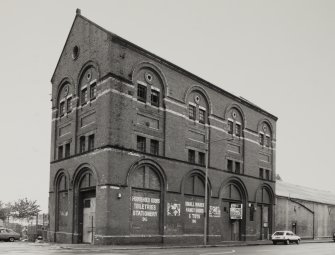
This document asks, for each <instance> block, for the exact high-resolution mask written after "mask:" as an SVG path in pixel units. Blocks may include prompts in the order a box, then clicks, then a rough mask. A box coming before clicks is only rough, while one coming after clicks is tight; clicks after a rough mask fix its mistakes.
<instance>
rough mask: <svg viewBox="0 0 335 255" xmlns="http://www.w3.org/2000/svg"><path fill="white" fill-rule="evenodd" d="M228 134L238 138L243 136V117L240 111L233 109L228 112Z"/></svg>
mask: <svg viewBox="0 0 335 255" xmlns="http://www.w3.org/2000/svg"><path fill="white" fill-rule="evenodd" d="M227 119H228V120H227V121H228V123H227V124H228V134H230V135H232V136H236V137H241V136H243V129H244V126H243V117H242V114H241V113H240V111H239V110H238V109H237V108H235V107H233V108H231V109H230V110H229V111H228V114H227Z"/></svg>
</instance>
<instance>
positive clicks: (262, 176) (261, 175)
mask: <svg viewBox="0 0 335 255" xmlns="http://www.w3.org/2000/svg"><path fill="white" fill-rule="evenodd" d="M259 178H260V179H264V169H263V168H260V169H259Z"/></svg>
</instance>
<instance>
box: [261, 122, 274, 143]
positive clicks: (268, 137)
mask: <svg viewBox="0 0 335 255" xmlns="http://www.w3.org/2000/svg"><path fill="white" fill-rule="evenodd" d="M258 135H259V139H258V142H259V144H260V145H262V146H265V147H269V148H270V147H272V146H271V145H272V133H271V128H270V126H269V124H268V123H266V122H262V123H261V124H260V125H259V127H258Z"/></svg>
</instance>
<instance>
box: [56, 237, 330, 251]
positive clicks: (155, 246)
mask: <svg viewBox="0 0 335 255" xmlns="http://www.w3.org/2000/svg"><path fill="white" fill-rule="evenodd" d="M330 242H334V241H333V240H332V239H328V238H327V239H314V240H313V239H310V240H301V242H300V244H306V243H330ZM51 245H52V246H55V247H58V248H59V249H64V250H92V251H111V250H146V249H178V248H202V247H237V246H255V245H272V241H270V240H259V241H236V242H221V243H218V244H208V245H206V246H205V245H164V244H148V245H90V244H51Z"/></svg>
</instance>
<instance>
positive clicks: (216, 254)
mask: <svg viewBox="0 0 335 255" xmlns="http://www.w3.org/2000/svg"><path fill="white" fill-rule="evenodd" d="M228 253H235V250H231V251H223V252H211V253H201V254H200V255H220V254H228Z"/></svg>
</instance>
